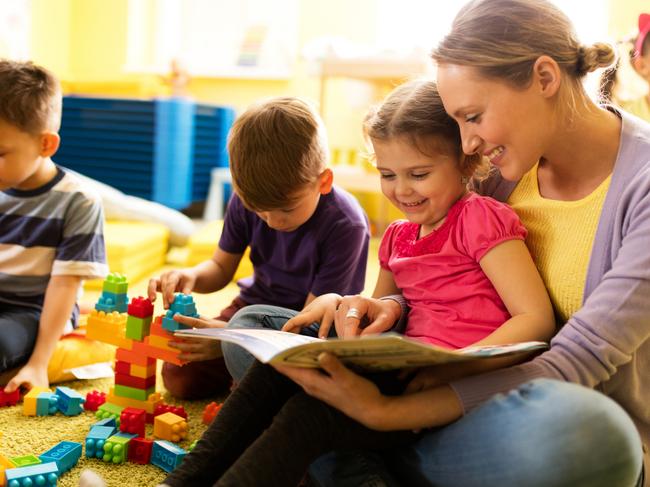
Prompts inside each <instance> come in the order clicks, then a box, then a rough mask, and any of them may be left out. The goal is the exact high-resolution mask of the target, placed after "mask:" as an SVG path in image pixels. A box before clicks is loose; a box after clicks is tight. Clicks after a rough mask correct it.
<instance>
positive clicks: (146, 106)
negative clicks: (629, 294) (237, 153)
mask: <svg viewBox="0 0 650 487" xmlns="http://www.w3.org/2000/svg"><path fill="white" fill-rule="evenodd" d="M233 120H234V110H233V109H232V108H229V107H220V106H212V105H204V104H197V103H195V102H194V101H192V100H188V99H183V98H169V99H155V100H131V99H116V98H97V97H83V96H65V97H64V98H63V116H62V123H61V131H60V133H61V147H60V148H59V151H58V152H57V153H56V155H55V156H54V160H55V161H56V162H59V163H61V165H63V166H66V167H69V168H70V169H73V170H75V171H78V172H80V173H82V174H84V175H86V176H88V177H91V178H93V179H97V180H98V181H101V182H103V183H106V184H108V185H110V186H113V187H115V188H117V189H119V190H121V191H123V192H125V193H127V194H130V195H133V196H139V197H141V198H146V199H148V200H152V201H156V202H158V203H161V204H164V205H166V206H169V207H171V208H175V209H182V208H185V207H187V206H189V205H190V204H191V203H193V202H195V201H203V200H205V199H206V197H207V193H208V187H209V184H210V171H211V169H212V168H214V167H224V166H228V155H227V152H226V139H227V136H228V131H229V130H230V127H231V126H232V122H233Z"/></svg>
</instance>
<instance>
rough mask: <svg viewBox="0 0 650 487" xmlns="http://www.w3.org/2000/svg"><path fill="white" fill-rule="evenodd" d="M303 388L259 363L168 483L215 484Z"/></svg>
mask: <svg viewBox="0 0 650 487" xmlns="http://www.w3.org/2000/svg"><path fill="white" fill-rule="evenodd" d="M299 390H300V388H299V387H298V386H297V385H296V384H295V383H294V382H293V381H291V380H289V379H287V378H286V377H285V376H283V375H282V374H280V373H279V372H276V371H275V369H273V368H272V367H270V366H268V365H262V364H260V363H259V362H256V363H255V364H254V366H253V367H251V369H250V371H249V373H248V374H247V375H246V377H245V378H244V379H243V380H242V382H241V383H240V384H239V387H237V389H235V391H234V392H233V393H232V394H230V396H229V397H228V399H227V400H226V402H225V403H224V405H223V407H222V408H221V410H220V411H219V414H218V415H217V417H216V418H215V420H214V421H213V422H212V424H211V425H210V426H209V427H208V429H207V430H206V431H205V433H204V434H203V436H202V437H201V439H200V440H199V442H198V443H197V444H196V446H195V447H194V449H193V450H192V452H191V453H190V454H189V455H187V457H185V459H184V460H183V462H182V463H181V464H180V466H179V467H178V468H177V469H176V470H174V471H173V472H172V473H171V474H170V475H169V477H167V479H165V482H164V483H165V484H168V485H170V486H173V487H180V486H183V487H184V486H187V485H212V484H213V483H214V482H216V481H217V480H218V479H219V478H220V477H221V476H222V475H223V473H224V472H225V471H226V470H227V469H228V468H230V466H231V465H232V464H233V463H234V462H235V461H236V460H237V458H239V457H240V455H242V453H243V452H244V451H245V450H246V449H247V448H248V447H249V445H250V444H251V443H252V442H253V441H255V439H256V438H257V437H258V436H259V435H260V434H261V433H262V431H264V430H265V429H266V428H267V427H268V426H269V424H271V421H272V420H273V418H274V416H275V415H276V414H277V413H278V411H279V410H280V409H281V408H282V406H283V405H284V404H285V403H286V401H287V399H288V398H290V397H291V396H293V395H294V394H296V393H297V392H298V391H299Z"/></svg>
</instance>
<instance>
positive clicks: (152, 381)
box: [115, 373, 156, 389]
mask: <svg viewBox="0 0 650 487" xmlns="http://www.w3.org/2000/svg"><path fill="white" fill-rule="evenodd" d="M115 384H116V385H121V386H127V387H134V388H136V389H149V388H151V387H153V388H154V389H155V387H156V376H155V375H152V376H150V377H147V378H146V379H143V378H141V377H134V376H132V375H128V374H119V373H115Z"/></svg>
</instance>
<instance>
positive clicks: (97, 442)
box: [86, 426, 117, 458]
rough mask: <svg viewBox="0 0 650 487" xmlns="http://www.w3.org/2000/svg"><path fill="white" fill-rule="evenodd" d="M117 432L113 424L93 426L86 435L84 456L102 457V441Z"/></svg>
mask: <svg viewBox="0 0 650 487" xmlns="http://www.w3.org/2000/svg"><path fill="white" fill-rule="evenodd" d="M116 432H117V428H116V427H115V426H93V427H92V428H90V431H89V432H88V434H87V435H86V457H88V458H102V457H103V456H104V443H106V440H108V439H109V438H110V437H111V436H113V435H114V434H115V433H116Z"/></svg>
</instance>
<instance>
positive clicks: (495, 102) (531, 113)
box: [438, 64, 553, 181]
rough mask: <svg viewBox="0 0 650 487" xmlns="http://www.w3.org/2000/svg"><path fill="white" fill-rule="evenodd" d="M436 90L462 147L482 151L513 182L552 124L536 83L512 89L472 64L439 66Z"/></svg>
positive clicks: (532, 161)
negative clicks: (457, 128)
mask: <svg viewBox="0 0 650 487" xmlns="http://www.w3.org/2000/svg"><path fill="white" fill-rule="evenodd" d="M438 90H439V91H440V96H441V98H442V101H443V103H444V105H445V110H447V113H449V114H450V115H451V116H452V117H453V118H454V119H455V120H456V121H457V122H458V125H459V127H460V132H461V137H462V140H463V151H464V152H465V153H466V154H473V153H475V152H479V153H481V154H483V155H484V156H486V157H487V158H488V159H489V161H490V162H491V163H492V164H493V165H495V166H497V167H498V168H499V171H500V172H501V175H502V176H503V177H504V178H505V179H508V180H510V181H518V180H519V179H521V177H522V176H523V175H524V174H525V173H526V172H528V170H530V169H531V168H532V167H533V166H534V165H535V163H536V162H537V161H538V160H539V159H540V158H541V157H542V156H543V155H544V150H545V147H546V141H547V140H549V139H550V138H551V137H550V134H551V131H552V129H553V123H552V116H551V112H550V110H551V108H550V107H551V106H550V104H549V103H548V99H547V98H544V97H543V96H541V95H540V93H539V88H538V84H537V83H535V82H533V83H531V84H530V86H529V87H527V88H522V89H516V88H514V87H512V86H510V85H508V84H506V83H505V82H503V81H499V80H493V79H489V78H486V77H484V76H480V74H479V73H478V72H477V70H476V69H475V68H472V67H468V66H459V65H455V64H441V65H440V66H439V67H438Z"/></svg>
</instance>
